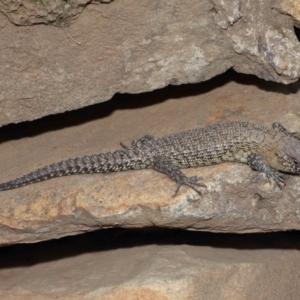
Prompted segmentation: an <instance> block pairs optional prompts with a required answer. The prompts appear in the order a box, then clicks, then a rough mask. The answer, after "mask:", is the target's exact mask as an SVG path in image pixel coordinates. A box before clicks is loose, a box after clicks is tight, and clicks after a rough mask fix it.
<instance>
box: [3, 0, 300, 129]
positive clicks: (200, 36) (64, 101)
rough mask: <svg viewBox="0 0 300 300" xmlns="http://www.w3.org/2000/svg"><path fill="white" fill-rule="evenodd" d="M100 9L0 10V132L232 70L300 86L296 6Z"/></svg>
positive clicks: (50, 5) (117, 4) (35, 4)
mask: <svg viewBox="0 0 300 300" xmlns="http://www.w3.org/2000/svg"><path fill="white" fill-rule="evenodd" d="M93 2H94V3H91V1H87V0H72V1H67V2H66V1H63V0H57V1H49V0H44V1H32V0H18V1H14V0H6V1H0V40H1V45H0V54H1V56H0V78H1V80H0V104H1V105H0V126H2V125H4V124H9V123H18V122H22V121H26V120H34V119H38V118H41V117H43V116H46V115H51V114H56V113H60V112H65V111H70V110H74V109H78V108H82V107H85V106H88V105H92V104H95V103H100V102H103V101H107V100H109V99H111V97H112V96H113V95H115V94H116V93H141V92H146V91H153V90H155V89H159V88H163V87H165V86H168V85H170V84H172V85H180V84H185V83H196V82H202V81H205V80H208V79H210V78H212V77H214V76H216V75H218V74H222V73H224V72H225V71H226V70H228V69H230V68H233V69H235V70H236V71H238V72H241V73H246V74H255V75H256V76H258V77H260V78H263V79H265V80H271V81H276V82H281V83H285V84H287V83H291V82H294V81H296V80H297V79H298V78H299V77H300V54H299V53H300V43H299V40H298V38H297V36H296V33H295V30H294V26H298V27H299V23H300V19H299V14H298V13H297V11H299V3H298V1H297V0H294V1H291V0H286V1H273V0H265V1H260V0H254V1H250V2H249V1H242V0H240V1H239V0H237V1H221V0H212V1H209V0H201V1H199V0H186V1H180V0H169V1H159V0H155V1H154V0H153V1H149V0H139V1H132V0H116V1H93ZM101 2H106V4H103V3H101ZM108 2H110V3H108ZM20 25H28V26H20ZM29 25H31V26H29ZM141 101H143V99H142V98H141Z"/></svg>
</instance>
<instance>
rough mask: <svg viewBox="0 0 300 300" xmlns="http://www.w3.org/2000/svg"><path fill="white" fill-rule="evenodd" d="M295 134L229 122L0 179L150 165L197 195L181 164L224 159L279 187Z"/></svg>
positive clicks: (298, 154) (299, 163) (22, 180)
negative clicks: (248, 169) (245, 167)
mask: <svg viewBox="0 0 300 300" xmlns="http://www.w3.org/2000/svg"><path fill="white" fill-rule="evenodd" d="M295 134H296V132H289V131H287V130H286V129H285V127H283V126H282V125H281V124H280V123H273V124H272V127H271V128H267V127H265V126H262V125H260V124H255V123H250V122H244V121H233V122H225V123H217V124H213V125H210V126H207V127H202V128H196V129H192V130H188V131H184V132H180V133H175V134H170V135H167V136H164V137H161V138H155V137H153V136H151V135H145V136H143V137H142V138H140V139H138V140H136V141H133V142H132V144H131V145H130V146H125V145H123V144H122V143H121V146H122V148H121V149H119V150H115V151H110V152H106V153H100V154H95V155H90V156H82V157H76V158H72V159H67V160H64V161H60V162H57V163H53V164H51V165H48V166H45V167H42V168H40V169H37V170H35V171H33V172H30V173H28V174H26V175H24V176H21V177H18V178H16V179H14V180H11V181H7V182H4V183H1V184H0V191H3V190H10V189H15V188H19V187H22V186H25V185H28V184H31V183H36V182H40V181H43V180H48V179H51V178H55V177H60V176H66V175H75V174H88V173H109V172H117V171H126V170H139V169H146V168H152V169H154V170H156V171H158V172H161V173H164V174H166V175H167V176H169V177H170V178H171V179H172V180H173V181H175V183H176V184H177V188H176V191H175V195H176V194H177V193H178V191H179V189H180V187H181V186H182V185H187V186H189V187H191V188H192V189H194V190H195V191H196V192H198V193H199V194H201V191H200V189H199V188H200V187H203V188H205V187H206V186H205V184H203V183H201V182H199V181H201V180H202V179H203V178H202V177H198V176H191V177H187V176H186V175H184V173H182V171H181V169H184V168H189V167H198V166H208V165H212V164H218V163H222V162H228V161H233V162H240V163H245V164H248V165H249V166H250V167H251V168H252V169H253V170H255V171H258V172H262V173H264V174H265V175H266V176H267V178H268V180H269V181H272V180H273V181H274V182H275V183H276V184H277V185H278V186H279V187H280V188H281V189H282V188H283V187H284V185H285V179H284V176H283V173H295V174H300V140H299V139H298V138H296V137H295ZM282 172H283V173H282Z"/></svg>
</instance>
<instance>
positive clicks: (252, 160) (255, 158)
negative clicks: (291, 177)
mask: <svg viewBox="0 0 300 300" xmlns="http://www.w3.org/2000/svg"><path fill="white" fill-rule="evenodd" d="M247 163H248V165H249V166H250V167H251V168H252V169H253V170H255V171H258V172H263V173H265V174H266V175H267V178H268V180H269V181H270V180H271V178H272V179H273V180H274V181H275V182H276V184H277V185H278V187H279V188H280V189H282V188H283V187H284V177H283V175H282V174H281V173H279V172H278V171H277V170H275V169H273V168H271V167H270V166H269V165H268V164H267V163H266V162H265V161H264V160H263V158H262V157H261V155H259V154H256V153H252V154H250V155H249V156H248V158H247Z"/></svg>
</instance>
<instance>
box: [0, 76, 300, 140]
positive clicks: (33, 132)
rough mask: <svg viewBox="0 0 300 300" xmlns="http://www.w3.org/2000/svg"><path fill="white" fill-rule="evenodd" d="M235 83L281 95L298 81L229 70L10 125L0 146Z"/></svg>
mask: <svg viewBox="0 0 300 300" xmlns="http://www.w3.org/2000/svg"><path fill="white" fill-rule="evenodd" d="M231 81H235V82H238V83H241V84H244V85H256V86H257V87H258V88H260V89H262V90H265V91H272V92H278V93H282V94H290V93H295V92H296V91H298V89H299V86H300V84H299V82H297V83H294V84H293V85H288V86H287V85H283V84H278V83H274V82H267V81H264V80H262V79H258V78H257V77H255V76H253V75H244V74H239V73H236V72H234V71H233V70H229V71H227V72H225V73H224V74H222V75H219V76H216V77H214V78H213V79H211V80H208V81H206V82H201V83H197V84H186V85H180V86H168V87H165V88H163V89H160V90H156V91H152V92H147V93H142V94H135V95H133V94H116V95H115V96H114V97H113V98H112V99H111V100H110V101H107V102H104V103H100V104H95V105H91V106H88V107H85V108H82V109H78V110H75V111H71V112H65V113H61V114H57V115H51V116H47V117H43V118H41V119H39V120H34V121H27V122H22V123H19V124H10V125H6V126H4V127H2V128H0V143H1V142H6V141H9V140H16V139H21V138H25V137H33V136H37V135H39V134H42V133H45V132H48V131H55V130H59V129H63V128H65V127H72V126H76V125H80V124H83V123H86V122H90V121H93V120H96V119H100V118H106V117H109V116H110V115H111V114H112V113H113V112H114V111H116V110H124V109H131V110H134V109H139V108H142V107H146V106H151V105H155V104H159V103H162V102H164V101H166V100H167V99H169V98H173V99H178V100H180V99H181V98H185V97H189V96H196V95H201V94H205V93H208V92H209V91H211V90H213V89H216V88H219V87H222V86H224V85H226V84H227V83H229V82H231Z"/></svg>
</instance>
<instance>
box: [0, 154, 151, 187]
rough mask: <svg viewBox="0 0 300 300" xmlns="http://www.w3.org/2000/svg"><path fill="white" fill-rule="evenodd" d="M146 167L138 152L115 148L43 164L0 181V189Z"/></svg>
mask: <svg viewBox="0 0 300 300" xmlns="http://www.w3.org/2000/svg"><path fill="white" fill-rule="evenodd" d="M146 167H147V165H146V163H145V162H144V160H143V159H142V158H141V156H140V155H138V153H131V151H129V149H127V150H116V151H114V152H107V153H104V154H97V155H91V156H82V157H76V158H74V159H68V160H64V161H60V162H58V163H54V164H52V165H49V166H45V167H43V168H40V169H37V170H35V171H33V172H30V173H28V174H26V175H24V176H21V177H18V178H16V179H14V180H11V181H7V182H4V183H1V184H0V191H4V190H10V189H15V188H18V187H21V186H25V185H28V184H32V183H36V182H40V181H44V180H48V179H51V178H55V177H60V176H67V175H76V174H89V173H109V172H118V171H125V170H134V169H144V168H146Z"/></svg>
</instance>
